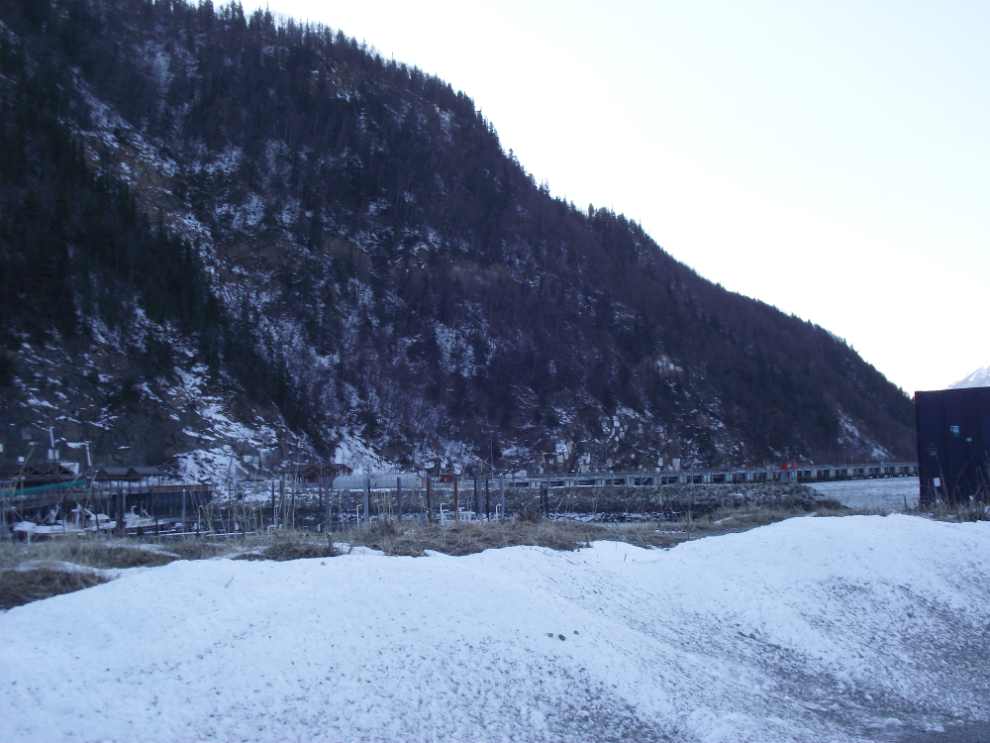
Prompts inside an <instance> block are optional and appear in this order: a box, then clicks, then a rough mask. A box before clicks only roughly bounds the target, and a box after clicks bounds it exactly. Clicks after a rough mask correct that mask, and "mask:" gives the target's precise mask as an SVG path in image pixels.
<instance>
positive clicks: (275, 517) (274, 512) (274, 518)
mask: <svg viewBox="0 0 990 743" xmlns="http://www.w3.org/2000/svg"><path fill="white" fill-rule="evenodd" d="M277 522H278V511H277V510H276V509H275V481H274V480H272V526H275V524H276V523H277Z"/></svg>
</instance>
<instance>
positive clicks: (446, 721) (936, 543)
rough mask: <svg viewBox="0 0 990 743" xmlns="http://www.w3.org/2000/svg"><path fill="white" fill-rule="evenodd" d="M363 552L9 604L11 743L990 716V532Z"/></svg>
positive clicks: (940, 528)
mask: <svg viewBox="0 0 990 743" xmlns="http://www.w3.org/2000/svg"><path fill="white" fill-rule="evenodd" d="M357 552H358V550H355V554H351V555H348V556H343V557H337V558H329V559H314V560H301V561H296V562H288V563H271V562H247V561H232V560H227V559H218V560H209V561H201V562H176V563H172V564H171V565H167V566H165V567H160V568H152V569H132V570H128V571H123V574H122V576H121V577H120V578H118V579H117V580H114V581H112V582H110V583H107V584H105V585H101V586H97V587H95V588H91V589H87V590H85V591H81V592H77V593H74V594H68V595H64V596H59V597H55V598H51V599H47V600H44V601H39V602H37V603H34V604H29V605H27V606H24V607H19V608H16V609H12V610H11V611H9V612H7V613H5V614H0V637H2V638H3V640H2V643H0V730H2V735H0V738H2V739H3V740H4V741H6V742H7V743H13V742H15V741H40V740H44V741H61V740H74V741H133V740H143V741H191V740H218V741H255V740H261V741H275V740H278V741H297V740H299V741H357V740H362V741H503V740H518V741H543V740H552V741H564V740H575V741H603V740H635V741H649V740H657V739H669V740H678V741H679V740H684V741H695V740H704V741H741V740H748V741H761V740H766V741H784V740H797V741H826V740H842V741H849V740H857V739H868V740H909V739H910V740H933V739H938V738H937V735H938V733H937V731H941V730H944V731H946V733H951V732H952V731H953V730H956V731H965V730H973V729H974V728H973V727H972V726H973V725H976V726H980V725H981V724H982V725H984V727H980V728H978V729H981V730H983V729H986V730H988V731H990V725H986V723H987V722H988V721H990V675H988V674H987V668H988V667H990V592H988V591H987V586H988V585H990V524H987V523H966V524H947V523H940V522H934V521H928V520H925V519H921V518H917V517H910V516H904V515H894V516H888V517H886V518H884V517H880V516H852V517H844V518H795V519H791V520H788V521H784V522H782V523H779V524H775V525H773V526H769V527H764V528H760V529H755V530H753V531H749V532H745V533H740V534H731V535H727V536H721V537H712V538H707V539H702V540H698V541H694V542H688V543H685V544H682V545H680V546H678V547H676V548H674V549H672V550H669V551H649V550H644V549H640V548H636V547H632V546H629V545H625V544H620V543H615V542H597V543H595V544H594V545H593V546H592V547H591V548H589V549H584V550H581V551H579V552H576V553H567V552H553V551H550V550H547V549H542V548H530V547H515V548H511V549H502V550H489V551H486V552H484V553H482V554H478V555H473V556H470V557H458V558H453V557H445V556H442V555H436V554H432V555H430V556H428V557H423V558H398V557H393V558H388V557H383V556H381V555H379V554H376V553H370V551H368V550H361V551H360V552H361V554H357ZM956 725H959V726H964V725H968V726H970V727H954V726H956ZM915 735H920V736H922V737H921V738H915V737H912V736H915ZM932 736H936V737H934V738H933V737H932Z"/></svg>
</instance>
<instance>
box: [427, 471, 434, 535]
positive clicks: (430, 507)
mask: <svg viewBox="0 0 990 743" xmlns="http://www.w3.org/2000/svg"><path fill="white" fill-rule="evenodd" d="M426 522H427V523H428V524H432V523H433V479H432V478H431V477H430V476H429V475H427V476H426Z"/></svg>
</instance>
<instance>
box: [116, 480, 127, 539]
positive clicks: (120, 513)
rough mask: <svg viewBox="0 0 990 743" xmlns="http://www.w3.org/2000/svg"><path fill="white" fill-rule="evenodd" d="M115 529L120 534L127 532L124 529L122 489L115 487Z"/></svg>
mask: <svg viewBox="0 0 990 743" xmlns="http://www.w3.org/2000/svg"><path fill="white" fill-rule="evenodd" d="M116 500H117V531H118V532H119V533H120V535H121V536H124V534H126V533H127V532H126V531H125V530H124V509H125V506H124V489H123V488H117V498H116Z"/></svg>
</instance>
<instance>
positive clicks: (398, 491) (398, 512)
mask: <svg viewBox="0 0 990 743" xmlns="http://www.w3.org/2000/svg"><path fill="white" fill-rule="evenodd" d="M395 520H396V521H400V522H401V521H402V478H401V477H396V478H395Z"/></svg>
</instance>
